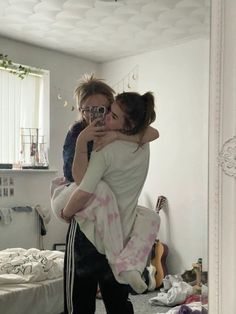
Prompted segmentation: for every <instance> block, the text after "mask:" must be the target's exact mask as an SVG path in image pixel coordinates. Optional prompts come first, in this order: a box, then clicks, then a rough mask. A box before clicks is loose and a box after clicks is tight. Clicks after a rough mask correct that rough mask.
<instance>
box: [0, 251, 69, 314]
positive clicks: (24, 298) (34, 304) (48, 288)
mask: <svg viewBox="0 0 236 314" xmlns="http://www.w3.org/2000/svg"><path fill="white" fill-rule="evenodd" d="M63 260H64V253H63V252H59V251H48V250H43V251H41V250H37V249H29V250H26V249H22V248H17V249H7V250H2V251H0V313H4V314H42V313H43V314H59V313H62V312H63Z"/></svg>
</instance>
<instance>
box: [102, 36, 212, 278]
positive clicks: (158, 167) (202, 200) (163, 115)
mask: <svg viewBox="0 0 236 314" xmlns="http://www.w3.org/2000/svg"><path fill="white" fill-rule="evenodd" d="M136 65H137V66H138V82H137V86H136V88H137V90H138V91H140V92H141V93H144V92H146V91H148V90H151V91H153V92H154V96H155V97H156V112H157V119H156V121H155V122H154V124H153V125H154V126H155V127H156V128H158V130H159V132H160V138H159V140H157V141H155V142H153V143H152V144H151V160H150V169H149V174H148V178H147V182H146V184H145V187H144V190H143V193H142V195H141V198H140V203H141V204H143V205H147V206H152V207H153V206H154V205H155V203H156V201H157V197H158V196H159V195H164V196H166V197H167V199H168V208H167V209H165V211H161V213H160V215H161V220H162V221H161V227H160V233H159V237H160V240H161V241H162V242H164V243H166V244H167V245H168V247H169V254H168V257H167V266H168V271H169V273H172V274H175V273H178V272H182V271H184V270H186V269H190V268H191V267H192V263H193V262H195V261H197V259H198V258H199V257H202V258H203V263H204V264H203V267H204V268H205V269H206V268H207V171H208V169H207V163H208V162H207V149H208V148H207V147H208V76H209V41H208V40H206V39H199V40H193V41H191V42H188V43H183V44H181V45H178V46H172V47H169V48H166V49H161V50H159V51H154V52H150V53H145V54H141V55H137V56H135V57H129V58H124V59H120V60H117V61H114V62H108V63H105V64H103V65H102V67H101V76H102V77H104V78H106V80H108V81H109V82H110V83H111V84H112V85H113V86H116V85H117V84H116V83H117V82H118V81H119V80H120V79H121V78H125V77H126V75H127V73H128V72H129V71H130V70H132V69H133V68H134V67H135V66H136Z"/></svg>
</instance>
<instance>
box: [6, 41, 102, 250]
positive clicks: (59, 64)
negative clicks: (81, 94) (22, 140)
mask: <svg viewBox="0 0 236 314" xmlns="http://www.w3.org/2000/svg"><path fill="white" fill-rule="evenodd" d="M0 47H1V48H0V52H1V53H3V54H7V55H8V57H9V58H10V59H12V60H13V61H14V62H16V63H20V64H25V65H29V66H33V67H39V68H42V69H46V70H49V71H50V151H49V162H50V169H51V170H52V171H51V172H49V171H44V172H42V171H41V172H37V171H34V172H29V171H28V172H27V171H26V172H7V171H5V172H3V171H1V170H0V176H2V177H9V176H11V177H13V178H14V189H15V195H14V197H4V198H3V197H2V198H0V207H12V206H17V205H30V206H32V207H34V206H35V205H36V204H41V205H42V207H43V208H45V209H46V210H49V209H50V202H49V200H50V195H49V185H50V181H51V180H52V178H54V177H55V176H59V175H61V173H62V145H63V142H64V137H65V134H66V132H67V130H68V127H69V126H70V124H71V123H73V121H74V120H75V119H76V111H71V110H70V108H69V107H68V108H67V107H66V108H64V107H63V102H62V101H60V100H58V98H57V94H58V93H60V94H61V95H62V98H63V99H62V100H67V101H68V102H69V104H70V105H71V104H73V103H74V100H73V91H74V88H75V86H76V85H77V81H78V79H79V78H80V77H81V75H82V74H83V73H85V72H88V73H91V72H95V73H96V72H97V68H98V67H97V64H96V63H93V62H90V61H87V60H83V59H79V58H76V57H73V56H69V55H66V54H63V53H59V52H55V51H52V50H48V49H43V48H38V47H34V46H31V45H27V44H24V43H20V42H17V41H14V40H10V39H6V38H3V37H0ZM57 170H58V171H57ZM66 229H67V225H66V224H65V225H64V224H63V223H60V222H59V221H58V220H57V219H55V218H54V217H52V220H51V221H50V223H49V225H48V232H47V235H46V236H44V237H43V239H44V246H45V248H49V249H51V248H52V245H53V243H61V242H65V234H66ZM20 244H21V245H22V246H23V247H30V246H36V247H38V245H39V241H38V226H37V218H36V215H35V213H31V214H30V213H21V214H20V213H13V220H12V223H11V224H9V225H2V223H0V249H3V248H6V247H10V246H11V247H14V246H16V245H17V246H20Z"/></svg>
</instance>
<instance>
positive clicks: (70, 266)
mask: <svg viewBox="0 0 236 314" xmlns="http://www.w3.org/2000/svg"><path fill="white" fill-rule="evenodd" d="M76 226H77V222H76V221H75V220H74V219H73V220H72V221H71V226H70V231H69V235H68V243H67V259H66V283H65V284H66V303H67V309H68V313H69V314H72V313H73V285H74V271H75V269H74V268H75V263H74V242H75V233H76Z"/></svg>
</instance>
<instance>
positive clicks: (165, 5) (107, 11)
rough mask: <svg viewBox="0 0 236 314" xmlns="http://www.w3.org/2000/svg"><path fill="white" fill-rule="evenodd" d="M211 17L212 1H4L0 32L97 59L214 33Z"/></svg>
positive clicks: (1, 9) (104, 59)
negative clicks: (210, 29) (210, 31)
mask: <svg viewBox="0 0 236 314" xmlns="http://www.w3.org/2000/svg"><path fill="white" fill-rule="evenodd" d="M209 21H210V0H117V1H116V0H0V35H2V36H4V37H9V38H12V39H16V40H20V41H23V42H27V43H31V44H34V45H36V46H41V47H46V48H50V49H54V50H58V51H62V52H65V53H69V54H71V55H75V56H78V57H83V58H86V59H89V60H93V61H97V62H103V61H108V60H113V59H117V58H121V57H125V56H130V55H134V54H138V53H143V52H146V51H151V50H156V49H159V48H163V47H166V46H169V45H173V44H178V43H181V42H184V41H187V40H192V39H195V38H200V37H209V24H210V23H209ZM0 52H1V51H0Z"/></svg>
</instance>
